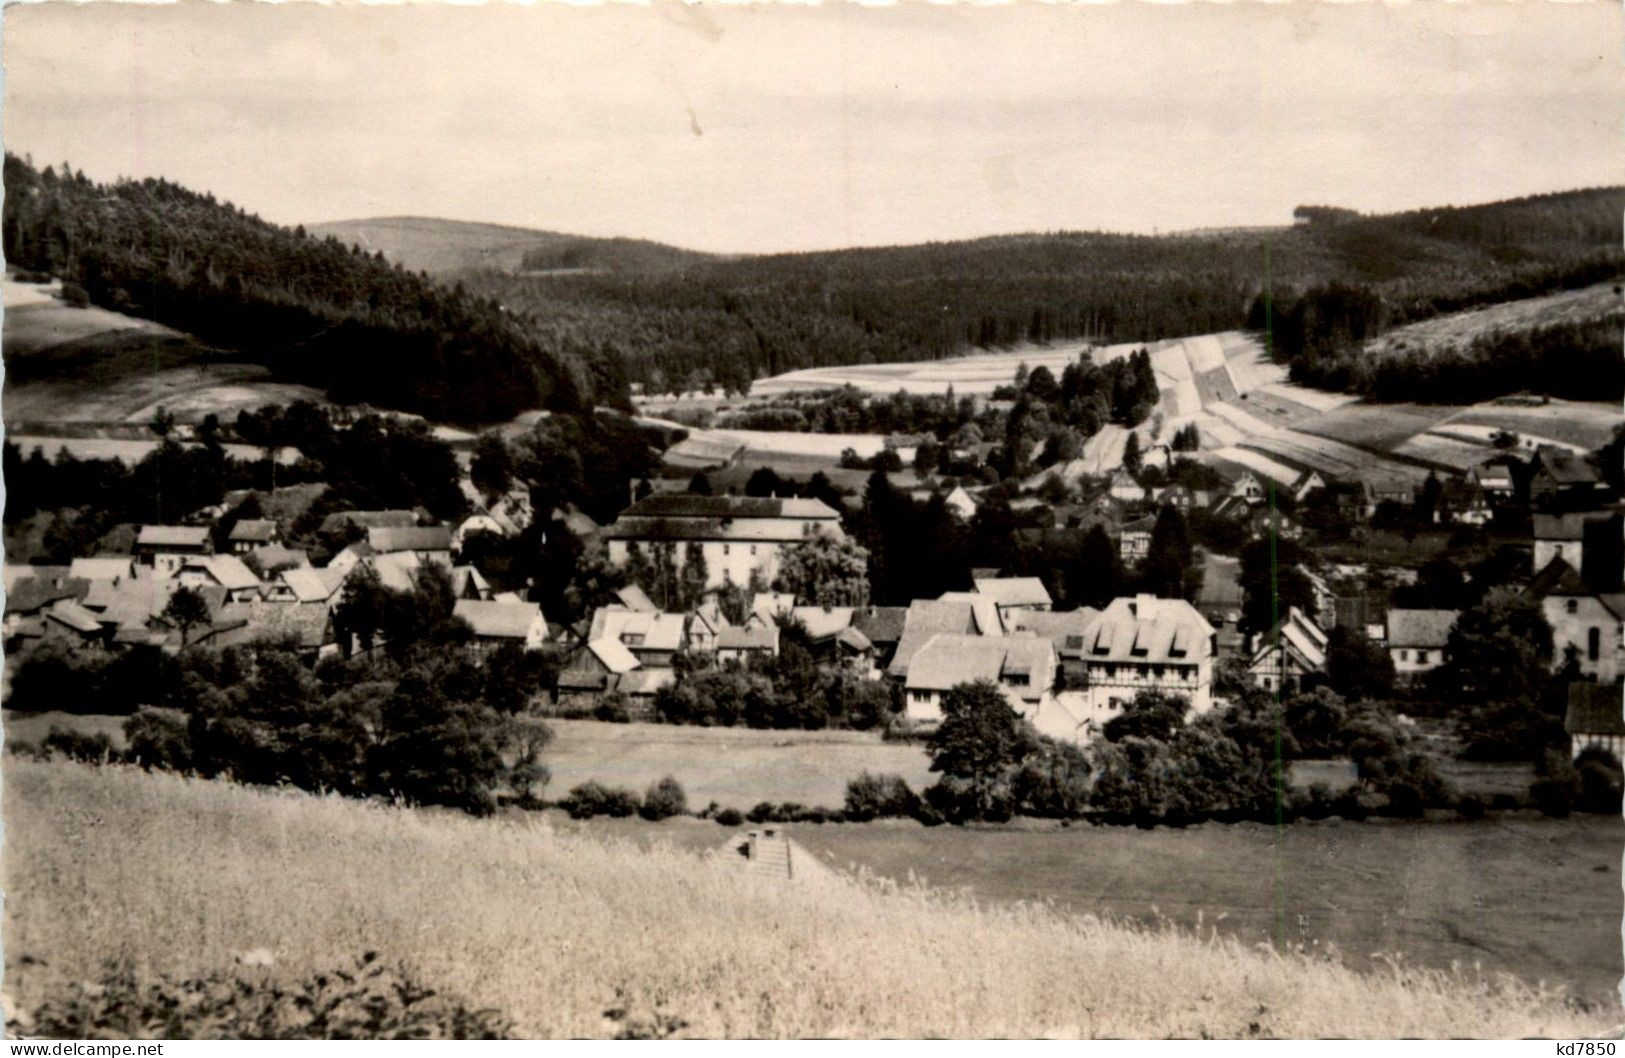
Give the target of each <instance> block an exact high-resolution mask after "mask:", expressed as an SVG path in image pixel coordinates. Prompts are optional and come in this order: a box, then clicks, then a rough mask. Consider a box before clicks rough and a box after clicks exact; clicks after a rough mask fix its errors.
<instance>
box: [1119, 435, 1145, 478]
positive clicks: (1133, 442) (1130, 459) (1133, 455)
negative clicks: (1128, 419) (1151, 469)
mask: <svg viewBox="0 0 1625 1058" xmlns="http://www.w3.org/2000/svg"><path fill="white" fill-rule="evenodd" d="M1143 466H1144V460H1143V459H1142V458H1141V456H1140V435H1139V434H1137V433H1130V434H1129V435H1128V440H1126V441H1124V442H1123V469H1124V470H1126V471H1128V472H1129V475H1130V476H1136V475H1138V474H1139V473H1140V470H1141V468H1142V467H1143Z"/></svg>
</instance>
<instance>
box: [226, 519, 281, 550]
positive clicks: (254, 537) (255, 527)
mask: <svg viewBox="0 0 1625 1058" xmlns="http://www.w3.org/2000/svg"><path fill="white" fill-rule="evenodd" d="M275 537H276V522H273V521H272V520H271V519H269V518H245V519H244V520H242V521H240V522H238V523H237V524H236V525H234V526H232V527H231V535H230V536H229V537H227V539H229V540H231V541H232V542H233V543H237V542H245V543H252V544H266V543H270V542H271V540H272V539H274V538H275Z"/></svg>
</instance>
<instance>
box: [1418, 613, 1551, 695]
mask: <svg viewBox="0 0 1625 1058" xmlns="http://www.w3.org/2000/svg"><path fill="white" fill-rule="evenodd" d="M1445 653H1446V661H1445V664H1444V666H1442V670H1443V671H1442V672H1441V677H1440V686H1441V687H1451V688H1456V689H1457V694H1458V695H1459V696H1460V699H1461V700H1463V701H1469V702H1474V701H1476V702H1484V701H1508V700H1511V699H1516V698H1527V699H1538V698H1539V697H1540V695H1541V690H1542V689H1543V687H1544V685H1545V683H1546V682H1547V679H1548V674H1549V673H1550V671H1551V664H1552V628H1551V625H1549V624H1547V623H1546V617H1545V615H1544V614H1542V613H1541V610H1540V604H1539V603H1538V602H1536V601H1535V600H1534V599H1532V598H1530V597H1529V596H1527V595H1524V594H1522V593H1520V592H1518V591H1516V590H1514V589H1511V588H1495V589H1492V590H1491V591H1490V592H1489V593H1488V594H1486V595H1485V596H1484V600H1483V601H1482V602H1480V603H1479V604H1478V605H1477V606H1473V607H1470V608H1468V609H1467V610H1464V611H1462V613H1461V616H1460V617H1458V618H1457V619H1456V624H1455V627H1454V628H1452V629H1451V630H1450V638H1449V640H1448V642H1447V645H1446V648H1445Z"/></svg>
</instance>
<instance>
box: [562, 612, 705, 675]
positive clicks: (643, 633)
mask: <svg viewBox="0 0 1625 1058" xmlns="http://www.w3.org/2000/svg"><path fill="white" fill-rule="evenodd" d="M686 623H687V622H686V621H684V619H683V615H682V614H680V613H659V612H656V613H648V612H646V611H643V610H628V609H626V608H624V607H621V606H603V607H600V608H599V609H598V610H597V612H595V613H594V614H593V615H592V629H591V630H590V631H589V632H588V634H587V640H588V642H595V641H597V640H600V639H614V640H618V641H619V642H620V643H621V644H622V645H623V646H625V647H626V648H627V649H628V650H630V651H631V652H632V653H633V655H634V656H636V657H637V659H638V663H639V664H641V665H644V666H647V667H651V668H669V667H670V666H671V659H672V656H673V655H675V654H676V653H677V652H678V651H680V650H682V649H683V648H684V646H685V645H686V641H685V639H684V632H685V625H686Z"/></svg>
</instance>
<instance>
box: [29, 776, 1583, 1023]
mask: <svg viewBox="0 0 1625 1058" xmlns="http://www.w3.org/2000/svg"><path fill="white" fill-rule="evenodd" d="M6 779H7V783H6V791H5V792H6V805H5V807H6V824H7V826H6V836H7V838H8V841H7V848H6V892H7V894H8V896H9V897H10V899H9V900H7V907H6V911H7V927H8V932H7V937H6V941H7V943H6V956H7V961H8V968H7V969H8V975H7V987H8V989H9V990H11V991H12V993H13V994H14V996H15V997H16V999H17V1000H18V1002H19V1003H21V1004H22V1006H23V1007H24V1008H25V1009H26V1008H27V1006H28V1005H29V1004H30V1003H31V1002H33V1001H37V998H38V997H39V996H40V995H42V994H44V993H45V992H46V991H48V990H49V989H51V988H52V987H53V986H54V985H56V984H57V983H59V982H60V981H62V980H65V979H75V978H82V977H85V976H88V975H90V974H91V973H93V972H94V970H95V969H96V968H97V967H98V966H99V964H100V963H101V962H102V960H104V959H106V958H108V957H110V956H119V955H123V956H128V957H130V958H132V959H135V960H138V961H141V962H145V963H149V964H150V965H152V966H153V967H154V968H157V969H163V970H170V971H186V970H189V969H202V968H206V967H213V966H218V965H221V964H223V963H225V962H227V961H229V960H230V959H231V957H232V953H233V952H237V951H242V950H246V949H253V948H258V947H265V948H269V949H271V950H273V951H274V952H275V954H276V959H277V969H278V972H286V973H288V974H290V975H297V974H301V973H305V972H309V971H310V970H312V969H314V968H318V967H325V966H331V965H332V964H334V963H335V962H337V961H342V960H343V959H345V958H348V957H350V956H353V955H354V954H355V953H357V952H360V951H362V950H365V949H368V948H377V949H379V950H380V952H381V953H382V954H383V955H384V956H385V958H389V959H395V958H400V959H405V960H407V961H408V962H410V963H411V964H412V965H413V966H415V967H416V968H417V969H418V971H419V972H420V974H421V976H422V977H423V978H424V979H426V980H429V981H433V982H436V983H437V984H439V985H440V986H442V987H444V988H447V989H450V990H453V991H455V992H458V993H460V994H462V995H464V996H466V997H468V998H469V1000H470V1001H472V1002H475V1003H478V1004H490V1005H495V1006H499V1007H502V1008H503V1009H505V1010H506V1011H507V1012H508V1013H509V1014H510V1015H512V1016H513V1017H514V1018H515V1020H516V1021H517V1023H518V1028H519V1030H520V1031H521V1032H523V1033H526V1034H530V1035H537V1036H592V1035H598V1034H602V1033H604V1032H605V1031H606V1030H607V1026H606V1023H605V1021H604V1019H603V1017H602V1015H603V1012H604V1011H605V1010H606V1009H607V1008H608V1007H609V1006H610V1005H611V1004H612V1003H614V1002H615V999H616V994H617V989H621V990H624V991H625V992H626V993H627V994H628V995H630V996H631V997H633V1001H634V1002H635V1003H639V1004H643V1005H646V1006H658V1007H659V1008H662V1009H664V1010H665V1011H667V1012H669V1013H671V1014H675V1015H677V1016H679V1017H681V1018H684V1019H686V1020H687V1021H688V1022H689V1023H690V1028H689V1031H690V1032H691V1033H693V1034H695V1035H705V1036H726V1037H748V1036H791V1037H828V1036H859V1035H878V1036H969V1037H980V1036H1030V1035H1034V1034H1041V1035H1053V1036H1125V1037H1138V1036H1181V1037H1186V1036H1202V1035H1214V1036H1222V1037H1231V1036H1245V1035H1249V1034H1264V1035H1279V1036H1384V1037H1388V1036H1416V1037H1439V1036H1468V1035H1471V1036H1495V1037H1518V1036H1530V1035H1540V1036H1557V1037H1572V1036H1577V1035H1583V1034H1587V1033H1595V1032H1598V1031H1601V1030H1603V1029H1605V1028H1606V1027H1607V1022H1609V1021H1611V1020H1613V1019H1612V1018H1611V1017H1610V1016H1603V1015H1598V1014H1595V1013H1591V1014H1586V1013H1582V1012H1580V1011H1579V1010H1578V1009H1576V1008H1575V1007H1574V1006H1573V1005H1571V1004H1567V1003H1565V1002H1563V1001H1562V1000H1561V998H1560V997H1558V996H1556V995H1554V994H1550V993H1540V992H1536V991H1534V990H1531V989H1529V988H1527V987H1525V986H1522V985H1519V984H1517V983H1515V982H1512V981H1510V980H1502V981H1487V980H1478V979H1469V978H1466V977H1459V976H1456V977H1446V976H1444V975H1439V974H1430V973H1422V972H1415V971H1409V970H1403V969H1397V968H1396V969H1393V970H1390V971H1387V972H1384V973H1380V974H1374V975H1367V976H1361V975H1358V974H1355V973H1353V972H1351V971H1349V970H1346V969H1344V968H1342V967H1340V966H1336V965H1332V964H1330V963H1329V962H1325V961H1310V960H1308V959H1305V958H1302V957H1298V956H1283V955H1276V954H1271V953H1269V952H1267V951H1257V950H1251V949H1246V948H1243V947H1240V946H1238V945H1236V944H1234V943H1231V942H1227V941H1223V940H1218V939H1213V938H1208V939H1205V940H1199V939H1195V938H1192V937H1190V936H1183V935H1176V934H1173V933H1171V932H1168V931H1146V930H1137V929H1129V928H1124V927H1122V926H1117V925H1113V924H1110V923H1107V922H1103V921H1100V920H1098V919H1095V918H1091V917H1079V916H1068V915H1064V914H1062V913H1059V912H1057V911H1055V910H1053V909H1050V908H1047V907H1043V906H1036V905H1030V904H1029V905H1002V906H995V907H979V906H976V905H975V904H972V903H970V902H968V901H966V900H963V899H961V898H956V897H950V896H945V895H941V894H938V893H933V892H931V891H925V890H899V889H897V888H896V887H883V886H859V885H846V884H840V885H837V886H835V887H833V888H825V889H804V890H799V891H794V890H790V889H788V888H786V887H785V886H783V885H780V884H776V883H774V882H772V881H770V880H767V879H758V878H751V877H745V876H742V875H740V874H739V873H737V868H733V867H732V865H731V864H729V863H727V862H726V861H721V860H716V859H712V860H705V859H700V858H696V857H693V856H691V855H686V854H683V853H680V852H677V851H675V850H672V849H669V848H659V847H657V848H654V849H652V850H649V851H646V852H644V851H638V850H636V849H633V848H631V847H629V846H627V845H625V844H621V843H604V842H599V841H595V840H592V839H589V838H581V837H566V836H562V835H559V834H556V833H554V832H553V831H552V830H551V829H550V828H549V827H547V826H546V825H545V824H543V823H541V822H539V821H537V820H534V819H527V820H521V821H517V822H512V821H507V822H480V821H476V820H471V819H466V818H461V817H450V816H445V815H440V814H435V813H426V812H410V811H399V810H390V809H385V808H381V807H374V806H367V805H362V804H357V803H353V802H343V801H340V800H336V799H319V798H313V797H308V796H302V795H291V794H290V795H278V794H274V793H267V792H263V791H255V790H250V789H246V788H239V787H232V786H226V785H221V784H213V783H205V782H195V781H186V780H182V779H178V778H174V777H168V776H148V775H144V774H141V773H139V772H135V771H130V770H124V769H101V770H92V769H87V768H82V767H79V766H74V765H65V764H53V765H42V764H35V763H30V762H21V761H15V760H12V761H8V762H7V768H6ZM28 959H38V960H45V962H44V963H43V964H37V963H29V962H26V961H25V960H28Z"/></svg>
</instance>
